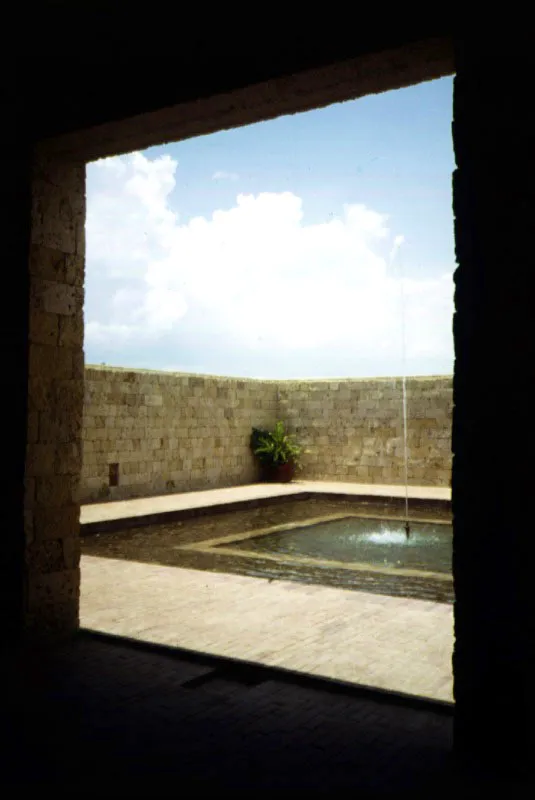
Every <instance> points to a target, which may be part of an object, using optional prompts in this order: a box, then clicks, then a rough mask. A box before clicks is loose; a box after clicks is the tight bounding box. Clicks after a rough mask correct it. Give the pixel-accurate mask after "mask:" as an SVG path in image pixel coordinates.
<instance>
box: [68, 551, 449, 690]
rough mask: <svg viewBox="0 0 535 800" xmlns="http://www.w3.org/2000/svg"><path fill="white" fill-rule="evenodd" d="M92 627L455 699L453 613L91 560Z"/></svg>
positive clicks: (86, 574) (87, 606)
mask: <svg viewBox="0 0 535 800" xmlns="http://www.w3.org/2000/svg"><path fill="white" fill-rule="evenodd" d="M81 624H82V625H83V626H84V627H85V628H89V629H94V630H98V631H103V632H106V633H110V634H116V635H119V636H127V637H132V638H135V639H140V640H143V641H147V642H155V643H162V644H166V645H173V646H178V647H182V648H187V649H191V650H193V651H202V652H204V653H210V654H215V655H220V656H229V657H234V658H237V659H242V660H245V661H250V662H259V663H261V664H267V665H273V666H279V667H283V668H285V669H288V670H295V671H299V672H304V673H309V674H312V675H320V676H325V677H328V678H334V679H337V680H341V681H348V682H355V683H359V684H363V685H369V686H373V687H380V688H382V689H388V690H393V691H396V692H404V693H407V694H410V695H421V696H425V697H430V698H436V699H439V700H442V701H451V697H452V678H451V649H452V607H451V606H450V605H445V604H439V603H430V602H425V601H422V600H413V599H407V598H397V597H387V596H384V595H377V594H368V593H365V592H359V591H345V590H341V589H334V588H330V587H326V586H318V585H305V584H300V583H290V582H284V581H267V580H260V579H256V578H249V577H244V576H240V575H229V574H220V573H212V572H204V571H200V570H190V569H182V568H177V567H168V566H161V565H159V564H145V563H139V562H136V561H125V560H115V559H109V558H98V557H94V556H84V557H83V559H82V598H81Z"/></svg>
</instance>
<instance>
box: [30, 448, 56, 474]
mask: <svg viewBox="0 0 535 800" xmlns="http://www.w3.org/2000/svg"><path fill="white" fill-rule="evenodd" d="M55 455H56V454H55V449H54V446H53V445H52V444H43V443H41V442H36V443H29V444H28V446H27V448H26V475H27V476H29V477H37V476H41V475H53V474H54V462H55Z"/></svg>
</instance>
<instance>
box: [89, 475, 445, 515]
mask: <svg viewBox="0 0 535 800" xmlns="http://www.w3.org/2000/svg"><path fill="white" fill-rule="evenodd" d="M303 492H307V493H308V492H311V493H314V494H339V495H349V496H369V497H381V498H386V497H397V498H400V497H405V487H404V486H385V485H382V484H369V483H366V484H364V483H343V482H341V481H292V483H286V484H284V483H278V484H273V483H253V484H249V485H247V486H232V487H230V488H226V489H209V490H207V491H200V492H181V493H180V494H168V495H161V496H159V497H142V498H138V499H135V500H118V501H115V502H112V503H91V504H90V505H84V506H82V510H81V517H80V521H81V523H82V525H87V524H91V523H97V522H103V521H106V520H116V519H125V518H133V517H136V516H140V517H143V516H146V515H149V514H150V515H153V514H160V515H161V514H165V513H169V512H172V511H180V510H184V509H191V508H209V507H210V506H218V505H225V504H230V503H239V502H244V501H251V500H258V499H264V498H268V497H270V498H275V497H285V496H291V495H298V494H301V493H303ZM408 492H409V498H413V499H420V500H449V499H450V498H451V489H450V488H449V487H443V486H409V487H408Z"/></svg>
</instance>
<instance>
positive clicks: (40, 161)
mask: <svg viewBox="0 0 535 800" xmlns="http://www.w3.org/2000/svg"><path fill="white" fill-rule="evenodd" d="M31 200H32V218H31V220H32V225H31V242H30V252H29V277H30V287H29V288H30V298H29V300H30V302H29V336H28V338H29V354H28V362H29V363H28V395H27V397H28V427H27V448H26V468H25V495H24V514H25V542H24V564H25V573H24V597H23V616H24V621H23V628H24V630H25V633H26V635H28V636H39V637H44V638H48V637H52V636H56V635H57V636H61V635H64V634H66V633H68V632H70V631H73V630H75V629H76V628H77V626H78V597H79V587H80V571H79V561H80V543H79V538H78V531H79V515H80V507H79V502H78V494H79V491H78V485H79V477H80V469H81V466H82V414H83V396H84V353H83V300H84V290H83V281H84V248H85V240H84V222H85V169H84V165H83V164H67V163H60V162H56V161H52V160H49V159H47V158H46V156H41V157H39V158H36V159H35V163H34V169H33V175H32V198H31Z"/></svg>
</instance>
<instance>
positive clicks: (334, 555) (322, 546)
mask: <svg viewBox="0 0 535 800" xmlns="http://www.w3.org/2000/svg"><path fill="white" fill-rule="evenodd" d="M232 547H233V549H235V550H245V551H249V552H257V553H259V554H260V553H277V554H280V555H283V556H300V557H302V556H306V557H308V558H317V559H322V560H327V561H337V562H342V563H348V564H350V563H364V564H372V565H374V566H376V567H387V568H393V569H396V568H397V569H411V570H418V571H421V572H439V573H445V574H448V573H450V572H451V559H452V527H451V525H446V524H440V523H438V524H437V523H427V522H411V526H410V536H409V538H408V539H407V536H406V534H405V530H404V527H403V522H402V521H400V520H385V519H367V518H363V517H356V516H349V517H344V518H343V519H334V520H329V521H327V522H318V523H315V524H312V525H300V526H298V527H293V528H289V529H287V530H279V531H276V532H272V533H267V534H263V535H261V536H254V537H252V538H248V539H245V540H241V541H237V542H233V544H232Z"/></svg>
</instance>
